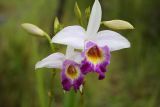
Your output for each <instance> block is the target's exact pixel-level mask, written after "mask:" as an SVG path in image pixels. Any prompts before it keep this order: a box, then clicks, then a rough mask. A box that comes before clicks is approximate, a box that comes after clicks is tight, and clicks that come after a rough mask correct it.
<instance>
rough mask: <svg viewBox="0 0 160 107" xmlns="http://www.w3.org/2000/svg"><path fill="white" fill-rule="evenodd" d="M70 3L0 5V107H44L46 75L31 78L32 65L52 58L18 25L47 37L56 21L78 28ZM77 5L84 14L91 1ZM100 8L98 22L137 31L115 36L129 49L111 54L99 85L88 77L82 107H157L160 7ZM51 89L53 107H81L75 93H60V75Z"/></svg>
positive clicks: (116, 1)
mask: <svg viewBox="0 0 160 107" xmlns="http://www.w3.org/2000/svg"><path fill="white" fill-rule="evenodd" d="M75 1H76V0H9V1H7V0H0V107H48V100H49V99H48V91H49V90H50V81H51V72H50V71H51V69H42V70H38V72H35V70H34V65H35V63H36V62H37V61H39V60H41V59H43V58H44V57H46V56H48V55H49V54H50V53H51V51H50V47H49V45H48V43H47V41H46V40H45V39H44V38H37V37H34V36H30V35H29V34H27V33H26V32H25V31H24V30H23V29H22V28H21V26H20V25H21V23H24V22H30V23H33V24H35V25H37V26H39V27H40V28H42V29H43V30H45V31H46V32H48V33H49V34H51V35H52V34H53V20H54V18H55V16H58V17H59V18H60V21H61V22H62V23H63V24H64V25H65V26H67V25H73V24H77V20H76V17H75V15H74V12H73V9H74V3H75ZM77 2H78V4H79V6H80V8H81V9H82V11H83V12H84V10H85V8H86V7H88V6H89V5H90V6H92V4H93V2H94V0H77ZM100 2H101V5H102V10H103V20H111V19H122V20H126V21H129V22H131V23H132V24H133V25H134V27H135V28H136V29H135V30H133V31H128V30H127V31H121V32H120V33H121V34H123V35H124V36H125V37H126V38H128V39H129V41H130V42H131V45H132V47H131V48H129V49H123V50H120V51H116V52H112V59H111V64H110V66H109V72H107V73H106V78H105V79H104V80H102V81H99V80H98V79H97V75H95V74H90V75H88V76H87V79H86V87H85V91H84V103H85V104H84V105H85V107H160V35H159V34H160V10H159V7H160V1H159V0H100ZM102 29H104V28H102ZM56 48H57V50H58V51H61V52H62V51H64V49H65V48H63V49H62V48H60V46H59V45H56ZM54 83H55V88H54V89H55V90H54V91H55V103H56V104H54V105H55V107H80V103H81V102H80V94H79V93H77V94H75V93H74V92H70V93H67V94H64V93H63V90H62V88H61V83H60V75H59V73H58V74H57V75H56V81H54Z"/></svg>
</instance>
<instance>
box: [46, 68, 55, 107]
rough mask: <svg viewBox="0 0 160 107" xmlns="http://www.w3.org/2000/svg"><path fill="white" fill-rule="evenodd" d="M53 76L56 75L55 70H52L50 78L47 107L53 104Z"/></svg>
mask: <svg viewBox="0 0 160 107" xmlns="http://www.w3.org/2000/svg"><path fill="white" fill-rule="evenodd" d="M55 75H56V72H55V70H53V72H52V77H51V82H50V86H51V88H50V92H49V106H48V107H52V105H53V104H52V103H53V100H54V80H55Z"/></svg>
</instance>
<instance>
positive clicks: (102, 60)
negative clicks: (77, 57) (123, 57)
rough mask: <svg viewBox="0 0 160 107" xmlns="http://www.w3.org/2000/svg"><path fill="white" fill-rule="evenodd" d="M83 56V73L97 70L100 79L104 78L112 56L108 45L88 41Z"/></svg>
mask: <svg viewBox="0 0 160 107" xmlns="http://www.w3.org/2000/svg"><path fill="white" fill-rule="evenodd" d="M82 56H83V57H84V60H83V61H82V65H81V71H82V73H83V74H87V73H89V72H97V73H98V74H99V79H100V80H101V79H104V78H105V72H106V71H107V69H106V67H107V65H109V64H110V57H111V55H110V51H109V48H108V46H104V47H99V46H97V44H96V43H94V42H92V41H88V42H87V43H86V46H85V50H84V52H83V53H82Z"/></svg>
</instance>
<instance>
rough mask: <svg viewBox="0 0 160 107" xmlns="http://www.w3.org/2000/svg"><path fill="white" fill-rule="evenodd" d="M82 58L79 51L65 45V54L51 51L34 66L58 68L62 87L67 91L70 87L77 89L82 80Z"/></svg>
mask: <svg viewBox="0 0 160 107" xmlns="http://www.w3.org/2000/svg"><path fill="white" fill-rule="evenodd" d="M81 60H82V58H81V55H80V53H78V52H75V51H74V48H73V47H70V46H67V50H66V55H64V54H62V53H53V54H51V55H49V56H48V57H46V58H44V59H43V60H41V61H39V62H37V64H36V66H35V68H36V69H37V68H43V67H46V68H58V69H61V82H62V85H63V89H64V90H65V91H69V90H70V89H71V87H72V86H73V87H74V90H75V91H77V90H79V89H80V87H81V85H82V84H83V82H84V75H83V74H82V72H81V69H80V62H81Z"/></svg>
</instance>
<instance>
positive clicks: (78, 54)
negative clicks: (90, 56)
mask: <svg viewBox="0 0 160 107" xmlns="http://www.w3.org/2000/svg"><path fill="white" fill-rule="evenodd" d="M72 59H73V60H74V61H75V62H77V63H79V64H80V63H81V61H82V60H83V57H82V55H81V52H76V51H75V52H74V54H73V56H72Z"/></svg>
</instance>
